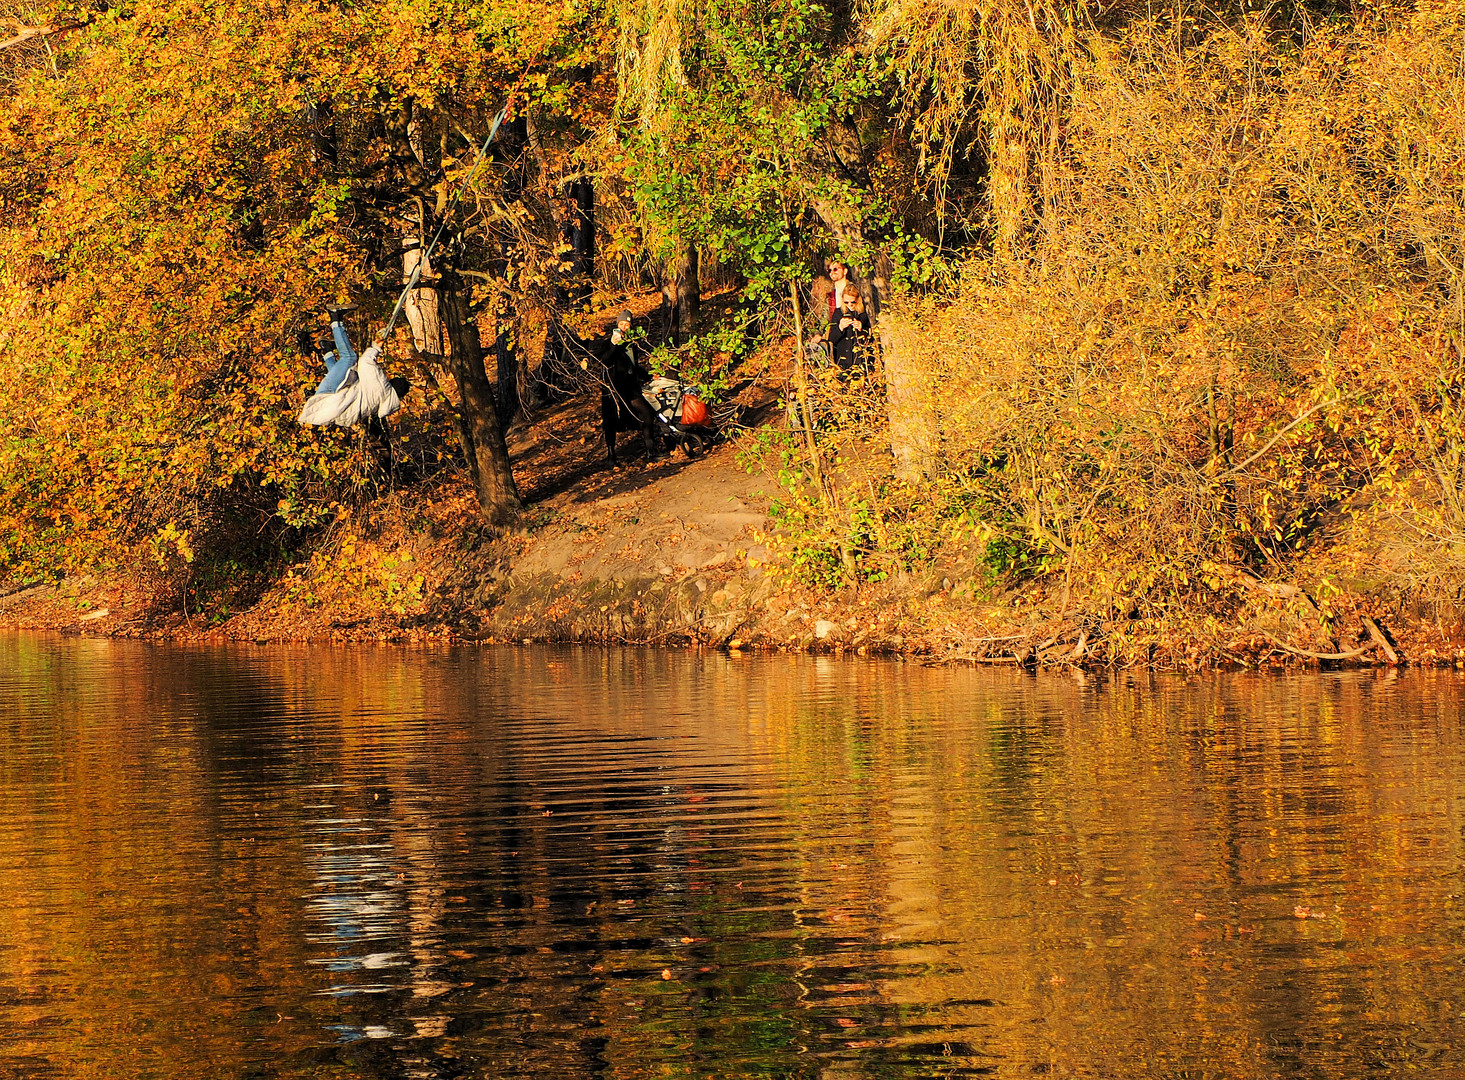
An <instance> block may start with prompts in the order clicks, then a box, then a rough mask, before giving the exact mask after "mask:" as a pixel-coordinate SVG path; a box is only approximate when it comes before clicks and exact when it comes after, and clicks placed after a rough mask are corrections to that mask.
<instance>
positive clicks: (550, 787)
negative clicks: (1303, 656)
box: [0, 636, 1465, 1078]
mask: <svg viewBox="0 0 1465 1080" xmlns="http://www.w3.org/2000/svg"><path fill="white" fill-rule="evenodd" d="M1461 695H1462V682H1461V680H1460V679H1459V678H1457V677H1456V676H1455V675H1453V674H1449V673H1445V674H1430V673H1421V674H1413V675H1407V676H1405V677H1401V678H1393V677H1389V676H1381V675H1374V674H1348V675H1314V676H1296V677H1287V678H1265V679H1263V678H1247V677H1235V678H1226V679H1211V680H1194V679H1182V678H1175V677H1156V678H1153V679H1151V678H1143V677H1142V678H1138V679H1133V678H1121V679H1119V680H1118V681H1108V680H1094V679H1087V680H1079V679H1074V678H1070V677H1028V676H1020V675H1013V674H1011V673H991V672H974V671H967V670H958V671H943V670H930V669H925V668H920V667H916V666H913V665H899V664H876V663H860V664H853V663H841V662H836V661H833V660H830V659H827V658H822V659H821V658H787V657H778V658H769V659H758V658H753V657H742V658H728V657H724V656H721V655H713V654H696V653H690V652H686V653H675V652H663V653H656V652H634V651H625V652H611V651H592V650H565V651H555V650H518V649H515V650H487V651H472V650H445V651H442V652H437V653H432V652H410V653H409V652H396V651H391V650H374V649H361V650H316V651H313V650H305V649H285V648H279V649H276V648H268V649H266V648H261V649H252V648H251V649H168V648H160V647H153V646H145V645H136V644H129V643H114V642H95V641H75V640H66V641H63V640H57V639H47V638H39V637H25V636H16V637H6V638H0V717H3V718H4V723H5V724H6V734H7V739H6V742H5V744H4V750H3V752H0V901H3V906H0V1077H5V1078H9V1077H11V1076H15V1077H21V1076H24V1077H52V1076H54V1077H90V1076H97V1077H102V1076H106V1077H151V1076H158V1077H182V1076H187V1077H215V1076H217V1077H231V1078H235V1077H310V1076H322V1077H324V1076H340V1075H343V1074H344V1075H355V1076H363V1077H383V1078H385V1077H458V1076H464V1077H466V1076H473V1077H479V1076H489V1077H499V1076H564V1077H591V1076H597V1077H600V1076H603V1077H641V1076H689V1077H693V1076H695V1077H702V1076H796V1077H844V1076H851V1077H853V1076H862V1077H864V1076H870V1077H874V1076H963V1075H966V1076H970V1075H1029V1074H1033V1073H1046V1074H1050V1075H1063V1076H1083V1075H1093V1076H1104V1075H1109V1076H1141V1075H1142V1076H1155V1077H1160V1076H1186V1077H1207V1076H1215V1077H1223V1076H1224V1077H1274V1076H1276V1077H1281V1076H1285V1077H1331V1076H1339V1077H1341V1076H1358V1075H1362V1074H1364V1073H1382V1074H1385V1075H1394V1074H1397V1073H1402V1072H1405V1071H1408V1072H1412V1073H1415V1074H1418V1075H1424V1076H1438V1077H1446V1076H1455V1075H1459V1074H1460V1072H1461V1069H1462V1067H1465V1062H1462V1059H1465V1051H1462V1050H1457V1049H1456V1047H1457V1046H1459V1045H1461V1040H1460V1036H1461V1034H1462V1014H1465V1003H1462V1001H1461V1000H1460V996H1459V991H1458V990H1457V989H1456V985H1457V984H1458V983H1459V981H1460V979H1459V975H1460V972H1459V967H1460V960H1461V952H1460V947H1461V940H1462V934H1461V931H1462V918H1461V913H1460V905H1459V899H1460V893H1461V891H1462V881H1461V871H1462V864H1461V856H1462V843H1465V839H1462V826H1465V807H1462V801H1461V795H1462V789H1465V779H1462V778H1465V771H1462V768H1461V766H1462V764H1465V761H1462V738H1461V735H1462V730H1461V720H1460V717H1461V708H1460V705H1461V699H1462V698H1461Z"/></svg>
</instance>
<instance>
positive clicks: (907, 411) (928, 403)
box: [877, 309, 941, 484]
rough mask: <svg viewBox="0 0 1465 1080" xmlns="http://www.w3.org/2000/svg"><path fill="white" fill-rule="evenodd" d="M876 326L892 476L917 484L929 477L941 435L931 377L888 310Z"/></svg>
mask: <svg viewBox="0 0 1465 1080" xmlns="http://www.w3.org/2000/svg"><path fill="white" fill-rule="evenodd" d="M877 325H878V327H879V332H880V351H881V353H882V354H883V357H884V361H885V409H886V415H887V416H888V417H889V420H890V453H891V456H892V457H894V458H895V475H896V476H897V477H898V478H899V479H901V480H904V481H906V482H907V483H911V484H918V483H920V482H921V481H923V480H925V479H926V478H927V477H928V476H929V475H930V473H931V468H932V466H933V465H934V463H935V456H936V452H937V449H938V443H939V441H940V435H941V432H940V426H939V425H938V424H937V422H936V409H935V402H934V401H933V400H932V398H931V373H930V372H929V371H928V370H927V367H926V365H925V364H924V363H922V361H921V357H920V353H919V351H918V349H917V348H916V345H915V342H914V341H912V340H911V338H910V335H909V334H903V333H900V332H899V330H898V327H897V324H896V321H895V319H894V318H893V316H892V313H891V312H890V310H889V309H887V310H886V311H885V312H884V313H883V314H882V315H881V317H880V321H879V322H878V324H877Z"/></svg>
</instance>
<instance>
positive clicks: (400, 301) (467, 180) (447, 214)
mask: <svg viewBox="0 0 1465 1080" xmlns="http://www.w3.org/2000/svg"><path fill="white" fill-rule="evenodd" d="M516 89H517V88H516ZM513 103H514V95H513V94H512V93H511V94H510V95H509V100H508V101H507V102H505V103H504V107H503V108H502V109H500V110H499V114H498V115H497V116H495V117H494V118H493V125H492V126H491V127H490V128H489V129H488V138H486V139H484V140H483V145H482V146H481V147H479V149H478V156H477V157H476V158H474V159H473V168H471V169H469V170H468V175H467V176H465V177H464V178H463V181H462V182H461V183H460V184H459V185H458V190H457V192H456V193H454V195H453V200H452V202H450V203H449V204H448V206H447V209H446V210H444V211H443V217H442V223H441V224H439V225H438V227H437V234H436V235H435V236H434V237H433V238H432V243H430V244H428V245H427V249H426V250H425V251H423V253H422V258H420V259H418V260H417V265H416V266H415V267H414V268H413V270H412V276H411V278H409V279H408V281H407V285H406V287H404V288H403V289H402V295H401V296H399V297H397V306H396V307H394V308H392V316H391V318H389V319H388V320H387V324H386V326H384V327H382V329H381V332H380V333H378V334H377V335H376V340H377V344H378V345H380V344H381V343H383V342H385V341H386V340H387V336H388V335H389V334H391V332H392V327H393V326H395V325H396V322H397V317H398V316H399V315H401V314H402V309H403V308H404V307H406V306H407V297H409V296H410V295H412V290H413V289H415V288H417V283H418V281H419V280H420V279H421V277H422V269H423V267H425V266H427V264H428V260H429V259H431V258H432V253H433V251H434V250H436V248H437V242H438V241H439V240H441V239H442V238H443V231H444V230H445V229H446V228H447V227H448V221H449V219H451V218H452V216H453V211H454V210H455V209H457V206H458V203H459V202H461V201H462V199H463V192H465V191H467V190H468V185H469V184H471V183H472V182H473V178H474V177H475V176H477V175H478V167H479V166H480V165H482V164H483V159H484V158H485V157H487V156H488V147H489V144H490V143H492V142H493V139H494V136H495V135H497V134H498V132H499V126H500V125H501V124H502V123H503V122H504V119H505V118H506V117H507V116H508V115H509V109H510V107H511V106H512V105H513Z"/></svg>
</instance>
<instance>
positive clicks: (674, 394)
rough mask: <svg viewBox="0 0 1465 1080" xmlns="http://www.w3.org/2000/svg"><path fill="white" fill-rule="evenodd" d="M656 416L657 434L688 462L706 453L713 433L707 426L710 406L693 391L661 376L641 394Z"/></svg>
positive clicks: (684, 385)
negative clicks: (678, 447)
mask: <svg viewBox="0 0 1465 1080" xmlns="http://www.w3.org/2000/svg"><path fill="white" fill-rule="evenodd" d="M641 396H642V397H644V398H645V399H646V400H647V401H649V402H650V403H651V409H652V411H653V412H655V413H656V421H657V424H656V426H657V430H658V431H660V432H661V434H662V435H663V436H664V437H665V438H667V439H669V440H671V441H672V442H673V443H676V444H677V445H678V446H680V447H681V448H682V453H684V454H686V455H687V457H689V458H698V457H701V456H702V455H703V454H704V453H706V452H707V443H708V442H709V440H711V438H712V431H711V429H710V428H709V427H708V426H707V421H708V419H709V417H708V415H707V406H706V404H705V403H703V401H702V399H701V398H699V397H698V396H697V395H696V393H694V391H693V388H692V387H690V386H688V385H686V384H685V383H682V382H680V381H678V380H676V379H669V378H667V377H666V376H665V375H658V376H657V377H656V378H654V379H652V380H651V382H650V383H648V384H647V385H646V387H645V389H643V390H642V391H641Z"/></svg>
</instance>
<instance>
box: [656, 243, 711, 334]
mask: <svg viewBox="0 0 1465 1080" xmlns="http://www.w3.org/2000/svg"><path fill="white" fill-rule="evenodd" d="M699 269H700V268H699V265H698V259H697V246H696V245H695V244H687V245H685V246H683V247H681V248H680V249H679V250H678V252H677V255H676V257H675V258H674V259H673V260H671V261H670V262H668V263H667V266H666V272H665V274H664V275H663V277H664V280H663V282H662V285H661V314H662V323H663V326H664V328H665V333H666V340H667V341H668V342H670V343H671V344H673V345H676V344H678V343H679V342H680V341H681V340H683V339H685V337H686V336H687V335H688V334H690V333H691V332H692V326H693V324H694V322H695V320H696V318H697V311H698V309H699V308H700V307H701V306H702V280H701V275H700V273H699Z"/></svg>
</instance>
